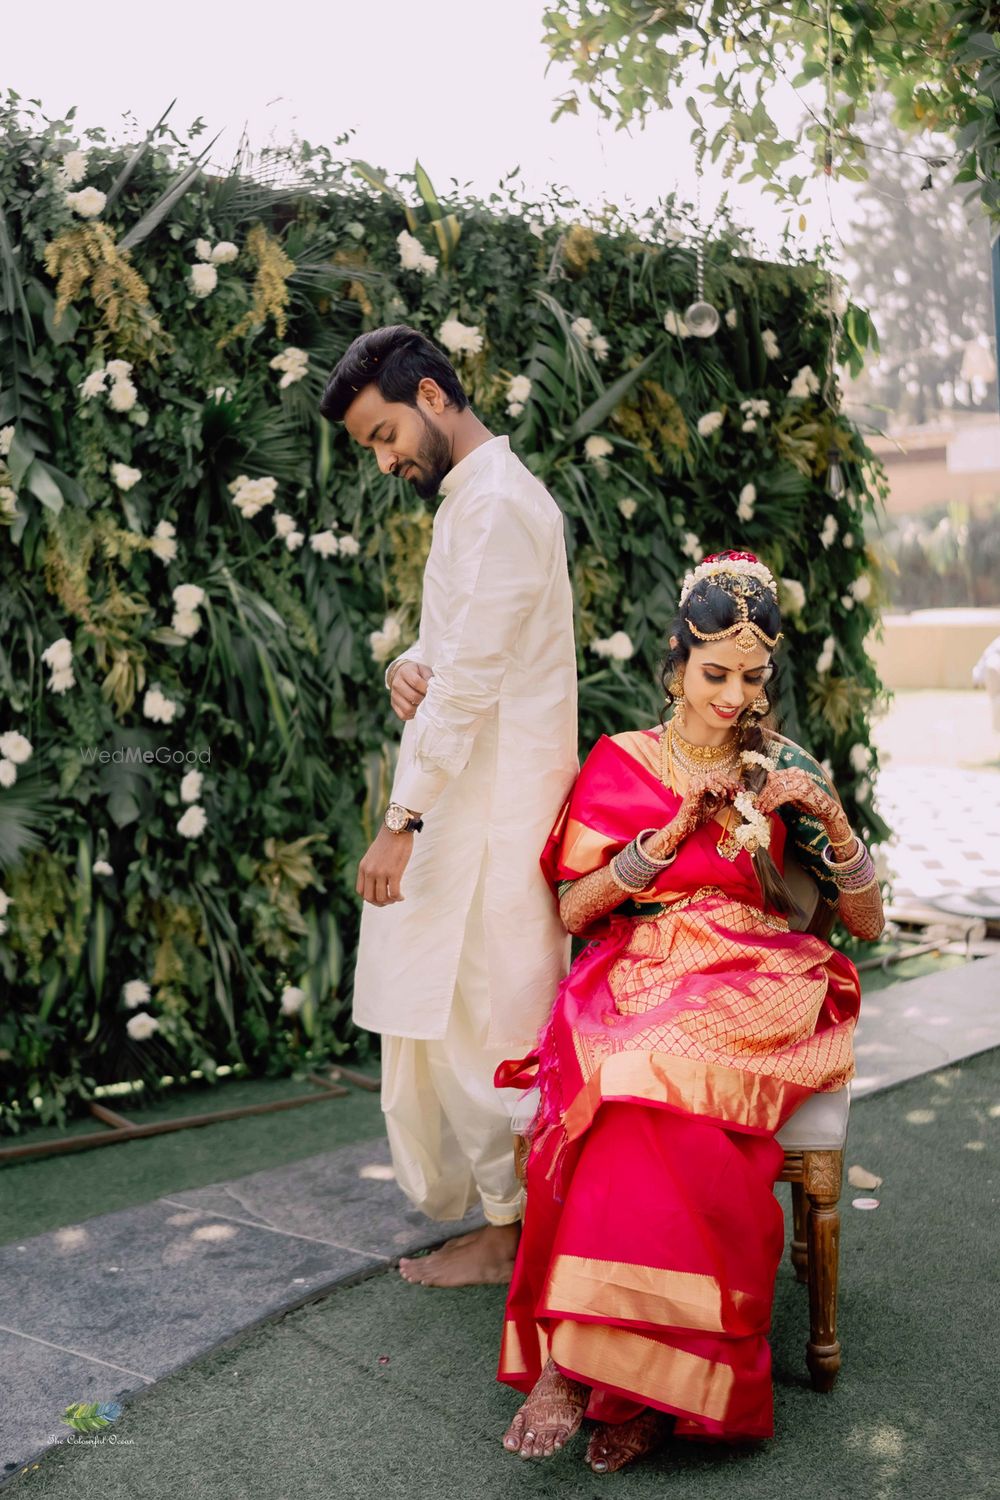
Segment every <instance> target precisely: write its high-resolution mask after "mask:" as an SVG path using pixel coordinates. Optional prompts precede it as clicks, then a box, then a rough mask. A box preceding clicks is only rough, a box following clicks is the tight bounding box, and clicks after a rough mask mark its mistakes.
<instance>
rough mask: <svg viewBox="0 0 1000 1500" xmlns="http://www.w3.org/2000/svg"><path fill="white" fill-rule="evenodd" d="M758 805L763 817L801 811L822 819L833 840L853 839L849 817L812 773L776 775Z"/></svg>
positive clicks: (759, 796) (794, 770)
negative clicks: (782, 810) (791, 809)
mask: <svg viewBox="0 0 1000 1500" xmlns="http://www.w3.org/2000/svg"><path fill="white" fill-rule="evenodd" d="M754 801H755V802H756V803H757V807H758V808H759V810H760V811H761V812H762V813H772V812H777V811H778V809H779V808H780V807H797V808H798V809H799V811H800V812H804V813H808V815H809V816H810V817H813V818H818V819H819V820H820V822H821V823H822V824H823V826H824V827H825V828H826V830H827V833H828V834H829V835H830V836H831V838H833V837H839V838H850V835H851V828H850V824H849V823H848V821H847V815H846V813H845V812H844V809H843V808H842V807H841V805H840V803H839V802H838V801H837V799H836V797H834V796H832V795H831V793H829V792H825V791H824V790H823V788H822V787H821V786H818V785H817V783H816V782H815V781H814V780H813V778H812V777H811V776H810V775H809V774H808V772H806V771H800V770H799V769H798V768H797V767H794V766H793V767H791V768H790V769H789V770H786V771H772V772H771V773H770V775H769V776H768V778H767V780H766V782H765V783H764V785H763V787H762V788H761V790H760V791H759V792H757V793H756V795H755V797H754Z"/></svg>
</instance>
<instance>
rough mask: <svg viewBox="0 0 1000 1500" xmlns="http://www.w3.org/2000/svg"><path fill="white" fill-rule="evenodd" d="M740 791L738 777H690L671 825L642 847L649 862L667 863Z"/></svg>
mask: <svg viewBox="0 0 1000 1500" xmlns="http://www.w3.org/2000/svg"><path fill="white" fill-rule="evenodd" d="M741 788H742V783H741V781H740V779H739V777H738V776H730V775H727V774H726V773H725V772H722V771H709V772H706V773H705V774H704V775H701V776H692V777H691V779H690V781H689V782H688V787H687V791H686V792H685V793H684V800H683V802H682V803H681V805H680V807H679V808H678V809H677V811H676V813H675V814H674V816H673V817H672V818H671V820H670V822H669V823H667V824H665V825H664V827H663V828H661V829H660V830H659V831H658V832H657V833H651V834H650V835H649V837H648V838H647V839H646V841H645V843H644V844H643V848H644V849H645V851H646V853H647V854H648V855H649V857H650V859H666V858H667V856H668V855H669V854H672V853H673V851H674V850H675V849H676V848H677V847H678V846H679V845H680V844H681V843H682V842H683V840H684V839H686V838H687V837H688V836H689V834H692V833H694V832H695V830H696V829H698V828H700V827H701V825H702V824H703V823H707V822H708V821H709V819H710V818H714V817H715V815H716V813H717V812H718V811H719V809H720V808H722V807H725V806H726V804H727V803H729V802H732V800H733V798H734V797H735V796H736V794H737V792H739V791H740V790H741Z"/></svg>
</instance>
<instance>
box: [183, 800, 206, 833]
mask: <svg viewBox="0 0 1000 1500" xmlns="http://www.w3.org/2000/svg"><path fill="white" fill-rule="evenodd" d="M207 823H208V818H207V817H206V816H205V809H204V808H203V807H199V805H198V804H197V803H196V802H194V803H192V804H191V806H190V807H189V808H188V810H187V812H186V813H184V815H183V816H182V817H181V818H180V819H179V820H178V823H177V832H178V833H179V834H180V836H181V838H185V839H197V838H201V835H202V834H203V833H204V832H205V827H206V825H207Z"/></svg>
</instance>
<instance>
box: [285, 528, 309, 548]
mask: <svg viewBox="0 0 1000 1500" xmlns="http://www.w3.org/2000/svg"><path fill="white" fill-rule="evenodd" d="M305 539H306V536H305V532H304V531H290V532H289V533H288V535H287V536H286V537H285V546H286V547H287V548H288V551H289V552H297V551H298V550H299V548H300V547H301V546H302V543H303V542H304V541H305Z"/></svg>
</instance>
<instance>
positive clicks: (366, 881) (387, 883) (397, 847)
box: [354, 677, 414, 906]
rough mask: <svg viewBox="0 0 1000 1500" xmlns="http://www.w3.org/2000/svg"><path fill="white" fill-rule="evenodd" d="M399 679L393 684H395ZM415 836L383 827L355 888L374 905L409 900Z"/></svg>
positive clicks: (360, 870)
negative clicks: (407, 876) (407, 873)
mask: <svg viewBox="0 0 1000 1500" xmlns="http://www.w3.org/2000/svg"><path fill="white" fill-rule="evenodd" d="M395 680H396V679H395V677H394V678H393V682H395ZM413 838H414V835H413V834H412V833H392V832H390V830H389V829H388V828H382V829H380V831H379V834H378V837H377V838H376V839H375V841H374V843H373V844H372V845H371V846H370V848H369V850H368V853H367V854H366V855H365V857H364V859H362V861H361V863H360V865H359V866H358V879H357V884H356V885H355V887H354V889H355V890H356V891H357V893H358V895H359V896H361V897H363V898H364V900H365V901H370V902H371V904H372V905H373V906H390V905H391V904H392V902H394V901H405V900H406V897H405V896H404V895H403V892H402V881H403V872H404V870H405V869H406V867H407V865H408V864H409V862H410V855H411V854H412V853H413Z"/></svg>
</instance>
